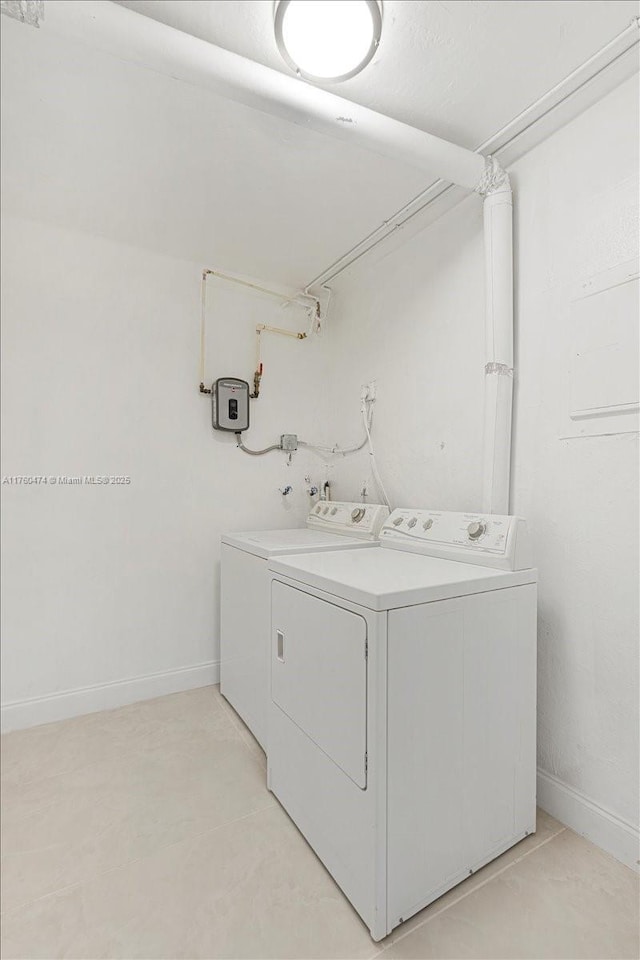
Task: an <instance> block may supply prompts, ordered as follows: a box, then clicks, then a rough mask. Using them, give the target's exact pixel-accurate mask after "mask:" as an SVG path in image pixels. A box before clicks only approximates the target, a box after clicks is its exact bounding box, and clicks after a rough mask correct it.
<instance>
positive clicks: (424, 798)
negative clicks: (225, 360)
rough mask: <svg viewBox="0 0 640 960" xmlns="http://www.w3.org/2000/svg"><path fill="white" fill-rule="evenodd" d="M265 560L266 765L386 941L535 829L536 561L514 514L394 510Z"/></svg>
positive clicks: (274, 786) (279, 792)
mask: <svg viewBox="0 0 640 960" xmlns="http://www.w3.org/2000/svg"><path fill="white" fill-rule="evenodd" d="M380 541H381V549H379V550H371V551H355V550H345V551H341V552H339V553H337V552H329V553H317V554H307V555H298V556H295V557H280V558H274V559H272V560H271V561H270V570H271V572H272V642H271V703H270V708H269V757H268V768H267V769H268V782H269V787H270V789H271V790H272V791H273V792H274V794H275V795H276V796H277V798H278V800H279V801H280V802H281V804H282V805H283V806H284V808H285V809H286V810H287V812H288V813H289V815H290V816H291V818H292V819H293V820H294V821H295V823H296V824H297V826H298V827H299V829H300V830H301V831H302V833H303V834H304V836H305V837H306V838H307V840H308V841H309V843H310V844H311V846H312V847H313V848H314V850H315V851H316V853H317V854H318V856H319V857H320V858H321V860H322V861H323V862H324V864H325V865H326V867H327V868H328V869H329V871H330V872H331V874H332V875H333V877H334V878H335V880H336V881H337V883H338V884H339V885H340V886H341V887H342V890H343V891H344V893H345V894H346V896H347V897H348V898H349V900H350V901H351V903H352V904H353V906H354V907H355V908H356V910H357V911H358V913H359V914H360V916H361V917H362V918H363V920H364V921H365V923H366V924H367V926H368V927H369V929H370V930H371V934H372V936H373V939H374V940H381V939H382V938H383V937H384V936H386V935H387V934H388V933H390V932H391V930H393V928H394V927H396V926H398V924H400V923H402V921H403V920H406V919H407V918H408V917H410V916H412V915H413V914H415V913H417V912H418V911H419V910H421V909H422V908H423V907H424V906H426V905H427V904H428V903H430V902H431V901H432V900H435V899H436V898H437V897H439V896H441V895H442V894H443V893H445V892H446V891H447V890H448V889H450V888H451V887H453V886H455V884H457V883H459V882H460V881H461V880H463V879H464V878H465V877H467V876H469V874H470V873H473V872H474V871H475V870H477V869H479V868H480V867H481V866H483V865H484V864H486V863H488V862H489V861H490V860H492V859H493V858H494V857H497V856H498V855H499V854H500V853H502V852H503V851H504V850H506V849H507V848H508V847H510V846H512V845H513V844H515V843H517V842H518V841H519V840H521V839H522V838H523V837H525V836H526V835H527V834H529V833H532V832H533V831H535V798H536V758H535V716H536V571H535V570H533V569H531V556H530V551H529V546H528V538H527V532H526V528H525V525H524V522H523V521H522V520H518V519H517V518H514V517H499V516H488V517H482V516H478V515H471V514H451V513H439V512H435V511H424V510H396V511H394V512H393V513H392V514H391V516H390V517H389V519H388V520H387V521H386V523H385V524H384V526H383V528H382V531H381V534H380Z"/></svg>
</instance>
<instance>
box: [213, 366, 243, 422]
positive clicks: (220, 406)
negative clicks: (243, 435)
mask: <svg viewBox="0 0 640 960" xmlns="http://www.w3.org/2000/svg"><path fill="white" fill-rule="evenodd" d="M211 420H212V423H213V427H214V429H215V430H229V431H230V432H232V433H240V432H241V431H242V430H248V429H249V384H248V383H247V381H246V380H236V378H235V377H221V379H220V380H216V381H214V383H213V384H212V387H211Z"/></svg>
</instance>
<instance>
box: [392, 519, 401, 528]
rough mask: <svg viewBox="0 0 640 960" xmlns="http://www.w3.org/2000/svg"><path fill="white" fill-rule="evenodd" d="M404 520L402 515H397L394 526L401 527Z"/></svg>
mask: <svg viewBox="0 0 640 960" xmlns="http://www.w3.org/2000/svg"><path fill="white" fill-rule="evenodd" d="M402 520H403V518H402V517H396V518H395V520H394V521H393V525H394V527H399V526H400V524H401V523H402Z"/></svg>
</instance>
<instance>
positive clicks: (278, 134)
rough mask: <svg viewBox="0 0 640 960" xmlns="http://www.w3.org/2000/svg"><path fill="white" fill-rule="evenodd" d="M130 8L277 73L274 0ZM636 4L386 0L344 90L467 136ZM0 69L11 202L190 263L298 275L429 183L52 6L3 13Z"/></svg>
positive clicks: (537, 89) (561, 69)
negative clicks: (106, 48)
mask: <svg viewBox="0 0 640 960" xmlns="http://www.w3.org/2000/svg"><path fill="white" fill-rule="evenodd" d="M83 2H85V3H91V2H92V0H83ZM126 5H127V6H129V7H135V8H136V9H142V8H144V10H145V11H148V10H150V11H151V12H152V13H153V14H154V16H155V17H156V18H158V19H163V20H166V21H168V22H171V23H173V24H175V25H176V26H179V27H182V28H184V29H186V30H189V31H190V32H192V33H194V34H197V35H199V36H200V37H205V38H208V39H211V40H214V41H215V42H217V43H218V44H220V45H221V46H225V47H227V48H229V49H232V50H234V51H235V52H239V53H241V54H244V55H248V56H251V57H254V58H255V59H256V60H260V61H262V62H264V63H266V64H268V65H270V66H274V67H276V68H277V69H282V70H283V71H285V70H286V68H285V67H284V65H283V64H282V63H281V62H280V61H279V58H278V55H277V53H276V50H275V46H274V43H273V37H272V31H271V12H270V11H271V2H270V0H242V2H229V0H198V2H195V3H194V2H190V0H178V2H172V0H167V2H163V0H154V2H153V3H149V2H144V0H127V4H126ZM50 9H51V8H50ZM635 9H636V4H635V2H627V0H616V2H611V3H603V2H597V0H590V2H579V0H572V2H556V0H546V2H536V3H531V2H525V0H519V2H501V0H497V2H493V3H486V2H478V3H475V2H467V0H446V2H424V3H423V2H419V0H404V2H392V0H388V2H387V3H386V5H385V28H384V42H383V45H382V49H381V50H380V52H379V54H378V55H377V57H376V59H375V60H374V62H373V63H372V65H371V66H370V67H369V68H368V69H367V70H365V71H364V72H363V73H362V75H361V76H360V77H358V78H354V79H353V80H351V81H348V82H347V83H345V84H341V85H340V87H339V88H338V90H337V92H339V93H340V94H342V95H344V96H347V97H350V98H352V99H354V100H358V101H360V102H362V103H364V104H366V105H368V106H372V107H375V108H377V109H380V110H383V111H385V112H387V113H389V114H390V115H393V116H395V117H398V118H400V119H404V120H408V121H410V122H413V123H415V124H416V125H417V126H421V127H424V128H425V129H428V130H430V131H431V132H434V133H436V134H440V135H442V136H446V137H448V138H450V139H452V140H455V141H457V142H459V143H462V144H464V145H466V146H471V147H475V146H477V145H478V144H479V143H480V142H481V141H482V140H483V139H485V138H487V137H488V136H489V135H490V134H492V133H494V132H495V131H496V130H497V129H498V128H499V127H500V126H502V125H503V124H504V123H506V122H507V121H509V120H510V119H511V118H512V117H513V116H514V115H515V114H517V113H518V112H519V111H521V110H522V109H523V108H524V107H526V106H527V105H528V104H529V103H530V102H531V101H532V100H534V99H536V98H537V97H538V96H539V95H541V94H542V93H544V92H545V91H546V90H548V89H549V88H550V87H551V86H553V85H554V84H555V83H556V82H558V81H559V80H560V79H561V78H562V77H563V76H565V75H566V74H567V73H568V72H570V70H571V69H572V68H574V67H575V66H577V65H578V64H579V63H580V62H582V61H584V60H585V59H586V58H587V57H588V56H590V55H591V54H592V53H594V52H595V51H596V50H598V49H599V48H600V47H601V46H602V45H603V44H604V43H605V42H606V41H608V40H609V39H611V38H612V37H613V36H614V35H615V34H616V33H617V32H619V31H620V30H622V29H624V27H625V26H626V25H627V24H628V21H629V19H630V18H631V16H632V15H633V13H634V11H635ZM123 15H125V16H126V15H127V14H124V11H123ZM128 15H129V16H133V14H128ZM167 42H170V37H169V38H168V40H167ZM2 71H3V78H2V124H3V135H2V206H3V211H4V212H5V213H9V214H14V215H19V216H24V217H29V218H31V219H38V220H44V221H46V222H51V223H55V224H58V225H61V226H64V227H68V228H71V229H75V230H81V231H85V232H87V233H94V234H99V235H101V236H105V237H109V238H111V239H114V240H117V241H119V242H125V243H130V244H133V245H136V246H139V247H144V248H146V249H151V250H154V251H156V252H158V253H162V254H167V255H169V256H171V257H178V258H181V259H185V260H191V261H194V262H195V263H197V264H198V265H200V266H205V265H206V266H209V267H216V268H220V269H226V270H231V271H235V272H239V273H244V274H245V275H249V276H253V277H256V278H261V279H263V280H269V281H274V282H281V283H284V284H290V285H292V286H297V285H299V284H302V283H304V282H306V281H308V280H309V279H310V278H311V277H313V276H315V275H316V274H318V273H319V272H320V271H321V270H322V269H323V268H324V267H325V266H327V265H328V264H329V263H331V262H332V261H333V260H334V259H336V258H337V257H338V256H340V255H341V254H342V253H344V252H345V250H347V249H348V248H350V247H351V246H352V245H353V244H354V243H356V242H357V241H358V240H360V239H361V238H362V237H363V236H364V235H366V234H367V233H368V232H369V231H370V230H372V229H373V228H375V227H376V226H378V225H379V224H380V223H381V222H382V221H383V220H384V219H386V218H388V217H390V216H391V215H392V214H393V213H394V212H395V210H397V209H398V208H399V207H400V206H402V205H403V204H404V203H405V202H406V201H407V200H409V199H410V198H411V197H413V196H414V195H415V194H416V193H418V192H419V191H420V190H421V189H422V188H424V187H425V186H427V183H425V182H424V181H425V176H424V174H422V173H421V172H420V171H417V170H416V169H414V168H412V167H409V166H403V165H401V164H398V163H394V162H392V161H390V160H386V159H384V158H382V157H379V156H376V155H374V154H372V153H369V152H366V151H363V150H360V149H358V148H357V147H355V146H353V145H352V144H350V143H344V142H342V141H338V140H334V139H332V138H328V137H323V136H321V135H319V134H316V133H314V132H313V131H311V130H308V129H306V128H305V127H303V126H302V125H299V124H297V125H292V124H289V123H287V122H285V121H283V120H279V119H276V118H274V117H272V116H267V115H266V114H263V113H260V112H257V111H255V110H251V109H249V108H247V107H244V106H241V105H238V104H236V103H233V102H231V101H229V100H224V99H222V98H220V97H218V96H216V95H214V94H212V93H211V92H209V91H207V90H204V89H201V88H199V87H195V86H193V85H191V84H187V83H183V82H181V81H179V80H176V79H175V78H173V77H171V76H168V75H164V74H160V73H158V72H155V71H153V70H150V69H146V68H145V67H144V66H142V65H136V64H133V63H128V62H125V61H124V60H123V59H120V58H119V57H117V56H113V55H110V54H108V53H105V52H101V51H98V50H97V49H93V48H92V47H90V46H87V45H85V44H83V43H80V42H77V41H73V40H70V39H67V38H64V37H63V36H60V35H57V34H56V33H55V32H54V31H52V30H51V29H49V30H48V29H47V18H46V6H45V21H44V23H43V24H42V25H41V27H40V29H39V30H34V29H33V28H31V27H28V26H25V25H23V24H21V23H18V22H17V21H14V20H9V19H8V18H6V17H4V18H3V29H2Z"/></svg>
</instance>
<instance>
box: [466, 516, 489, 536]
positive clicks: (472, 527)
mask: <svg viewBox="0 0 640 960" xmlns="http://www.w3.org/2000/svg"><path fill="white" fill-rule="evenodd" d="M486 529H487V525H486V523H481V522H480V521H479V520H477V521H475V522H474V523H470V524H469V526H468V527H467V533H468V534H469V540H479V539H480V537H481V536H482V534H483V533H484V532H485V530H486Z"/></svg>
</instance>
